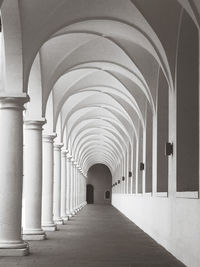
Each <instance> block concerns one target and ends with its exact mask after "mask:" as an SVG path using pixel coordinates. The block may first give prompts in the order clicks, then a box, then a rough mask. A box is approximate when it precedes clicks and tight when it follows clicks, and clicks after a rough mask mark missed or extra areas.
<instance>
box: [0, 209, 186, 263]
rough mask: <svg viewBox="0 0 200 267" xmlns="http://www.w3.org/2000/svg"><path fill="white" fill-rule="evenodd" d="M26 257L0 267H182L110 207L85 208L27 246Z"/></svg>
mask: <svg viewBox="0 0 200 267" xmlns="http://www.w3.org/2000/svg"><path fill="white" fill-rule="evenodd" d="M30 249H31V254H30V255H29V256H26V257H10V258H6V257H1V258H0V267H14V266H19V267H44V266H48V267H53V266H56V267H81V266H83V267H157V266H159V267H181V266H184V265H183V264H181V263H180V262H179V261H177V260H176V259H175V258H174V257H173V256H172V255H171V254H169V253H168V252H167V251H166V250H165V249H164V248H162V247H161V246H159V245H158V244H157V243H156V242H155V241H154V240H152V239H151V238H150V237H149V236H148V235H147V234H145V233H144V232H143V231H142V230H140V229H139V228H138V227H137V226H136V225H135V224H133V223H132V222H131V221H129V220H128V219H127V218H126V217H125V216H123V215H122V214H121V213H120V212H118V211H117V210H116V209H114V208H113V207H112V206H103V205H87V206H86V207H85V208H84V209H83V210H82V211H81V212H80V213H79V214H78V215H77V216H76V217H73V218H72V219H71V220H70V221H69V222H68V224H67V225H64V226H60V227H59V231H57V232H54V233H48V240H45V241H34V242H30Z"/></svg>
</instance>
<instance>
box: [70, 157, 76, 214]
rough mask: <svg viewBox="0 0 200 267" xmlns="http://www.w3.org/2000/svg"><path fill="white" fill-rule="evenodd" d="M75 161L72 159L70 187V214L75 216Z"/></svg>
mask: <svg viewBox="0 0 200 267" xmlns="http://www.w3.org/2000/svg"><path fill="white" fill-rule="evenodd" d="M74 161H75V160H74V159H73V158H72V159H71V179H70V181H71V186H70V213H71V214H72V215H75V212H74Z"/></svg>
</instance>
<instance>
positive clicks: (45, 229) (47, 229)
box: [42, 223, 57, 232]
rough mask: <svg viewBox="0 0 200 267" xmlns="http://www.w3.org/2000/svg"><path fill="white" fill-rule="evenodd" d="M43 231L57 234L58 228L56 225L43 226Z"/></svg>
mask: <svg viewBox="0 0 200 267" xmlns="http://www.w3.org/2000/svg"><path fill="white" fill-rule="evenodd" d="M42 229H43V230H44V231H47V232H55V231H56V230H57V226H56V225H55V224H53V223H52V224H46V225H42Z"/></svg>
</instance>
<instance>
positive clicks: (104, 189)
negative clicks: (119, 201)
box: [87, 164, 112, 204]
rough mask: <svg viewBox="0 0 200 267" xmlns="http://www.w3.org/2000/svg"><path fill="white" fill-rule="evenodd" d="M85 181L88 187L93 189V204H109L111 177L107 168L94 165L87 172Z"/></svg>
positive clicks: (102, 165)
mask: <svg viewBox="0 0 200 267" xmlns="http://www.w3.org/2000/svg"><path fill="white" fill-rule="evenodd" d="M87 179H88V185H92V186H93V188H94V195H93V196H94V202H93V203H94V204H111V186H112V175H111V172H110V170H109V168H108V167H107V166H106V165H104V164H95V165H93V166H91V167H90V169H89V170H88V174H87ZM87 192H88V186H87ZM87 197H88V194H87Z"/></svg>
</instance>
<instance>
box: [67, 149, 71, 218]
mask: <svg viewBox="0 0 200 267" xmlns="http://www.w3.org/2000/svg"><path fill="white" fill-rule="evenodd" d="M71 158H72V157H71V155H70V154H69V153H68V154H67V192H66V214H67V216H68V218H69V217H71V216H72V215H71V213H70V186H71V184H70V176H71V166H70V165H71V162H70V160H71Z"/></svg>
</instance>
